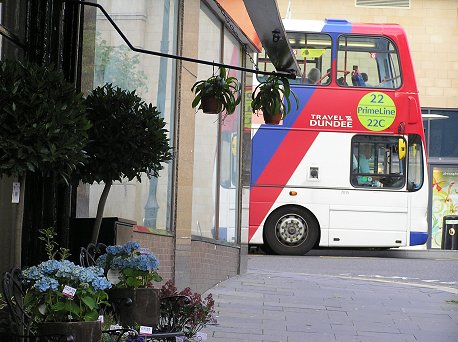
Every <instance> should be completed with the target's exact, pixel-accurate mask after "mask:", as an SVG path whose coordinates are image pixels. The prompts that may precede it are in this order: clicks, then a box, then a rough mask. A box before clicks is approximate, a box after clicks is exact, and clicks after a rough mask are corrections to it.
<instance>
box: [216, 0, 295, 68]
mask: <svg viewBox="0 0 458 342" xmlns="http://www.w3.org/2000/svg"><path fill="white" fill-rule="evenodd" d="M217 1H218V4H219V5H220V6H221V7H222V8H223V9H224V10H225V11H226V12H227V14H228V15H229V16H230V17H231V20H232V21H233V22H234V24H235V25H234V29H235V31H236V33H237V34H238V36H239V38H241V40H242V41H243V42H244V43H246V44H247V46H249V47H250V48H251V49H252V51H258V52H260V51H261V44H262V47H263V48H264V50H265V51H266V53H267V56H268V57H269V59H270V61H271V62H272V64H273V65H274V67H275V69H276V70H277V71H282V72H286V73H293V74H295V75H296V76H301V71H300V70H301V69H300V67H299V65H298V63H297V61H296V57H295V56H294V53H293V50H292V49H291V46H290V45H289V42H288V39H287V38H286V32H285V28H284V27H283V23H282V20H281V17H280V13H279V11H278V6H277V2H276V0H217ZM207 4H208V5H209V6H210V7H212V8H213V10H214V11H215V13H217V15H219V16H222V14H221V11H220V10H219V9H218V6H217V5H216V4H215V2H214V1H208V2H207ZM222 19H223V20H224V16H222Z"/></svg>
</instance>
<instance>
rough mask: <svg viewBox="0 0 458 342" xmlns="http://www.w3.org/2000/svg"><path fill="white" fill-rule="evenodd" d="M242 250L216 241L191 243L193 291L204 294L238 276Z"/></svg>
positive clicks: (200, 240) (193, 241)
mask: <svg viewBox="0 0 458 342" xmlns="http://www.w3.org/2000/svg"><path fill="white" fill-rule="evenodd" d="M239 253H240V248H239V247H237V246H229V245H223V244H218V242H216V241H210V240H208V241H207V240H206V239H200V238H199V239H198V240H197V238H196V239H194V238H193V240H192V242H191V263H190V264H191V285H190V287H191V289H192V290H193V291H194V292H199V293H204V292H205V291H207V290H208V289H210V288H211V287H213V286H215V285H216V284H218V283H219V282H221V281H223V280H226V279H228V278H230V277H233V276H235V275H237V273H238V268H239Z"/></svg>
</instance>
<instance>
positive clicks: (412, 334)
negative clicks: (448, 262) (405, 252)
mask: <svg viewBox="0 0 458 342" xmlns="http://www.w3.org/2000/svg"><path fill="white" fill-rule="evenodd" d="M452 292H453V291H452ZM452 292H445V291H443V290H441V289H439V288H434V287H419V286H411V285H406V284H399V283H397V284H396V283H386V282H377V281H370V280H360V279H348V278H344V277H338V276H310V275H305V274H296V273H291V272H268V271H264V270H249V272H248V273H246V274H243V275H240V276H236V277H233V278H230V279H228V280H226V281H224V282H222V283H220V284H218V285H217V286H215V287H213V288H212V289H210V290H209V291H207V293H212V294H213V296H214V298H215V302H216V304H215V306H216V311H217V320H218V323H217V324H216V325H208V326H207V327H206V328H204V329H203V330H202V331H203V332H204V333H206V334H207V340H208V341H228V342H230V341H264V342H277V341H281V342H296V341H297V342H305V341H313V342H321V341H324V342H328V341H341V342H353V341H354V342H379V341H384V342H386V341H389V342H398V341H399V342H400V341H402V342H456V341H458V303H456V302H450V301H451V300H457V299H458V291H455V293H452Z"/></svg>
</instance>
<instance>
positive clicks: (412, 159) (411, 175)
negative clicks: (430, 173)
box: [407, 134, 423, 191]
mask: <svg viewBox="0 0 458 342" xmlns="http://www.w3.org/2000/svg"><path fill="white" fill-rule="evenodd" d="M421 146H422V144H421V138H420V136H419V135H416V134H411V135H410V136H409V148H408V154H407V158H408V160H409V161H408V174H407V190H409V191H417V190H419V189H420V188H421V187H422V185H423V176H422V175H423V150H422V148H421Z"/></svg>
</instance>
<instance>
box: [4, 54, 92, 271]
mask: <svg viewBox="0 0 458 342" xmlns="http://www.w3.org/2000/svg"><path fill="white" fill-rule="evenodd" d="M89 127H90V122H89V121H88V120H87V118H86V113H85V110H84V102H83V98H82V95H81V94H79V93H77V92H75V89H74V87H73V85H72V84H70V83H68V82H66V80H65V79H64V76H63V74H62V73H61V72H60V71H58V70H56V69H54V68H53V67H46V66H39V65H36V64H32V63H30V64H28V63H25V64H21V63H20V62H18V61H9V60H6V61H0V176H1V175H7V176H12V177H13V178H14V182H15V183H16V186H19V188H20V196H19V201H18V202H19V203H18V204H17V206H18V207H17V210H16V229H15V231H16V242H15V245H16V249H15V264H16V265H17V266H20V265H21V242H22V222H23V211H24V189H25V183H26V176H27V174H28V173H29V174H30V173H37V174H40V175H41V176H43V177H49V178H53V179H56V180H65V181H66V182H68V180H69V178H70V175H71V174H72V172H73V171H74V170H75V168H76V167H77V165H78V164H81V163H83V162H84V161H85V157H86V155H85V153H84V150H83V149H84V146H85V144H86V140H87V130H88V129H89ZM13 189H14V187H13ZM38 205H39V204H38Z"/></svg>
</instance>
